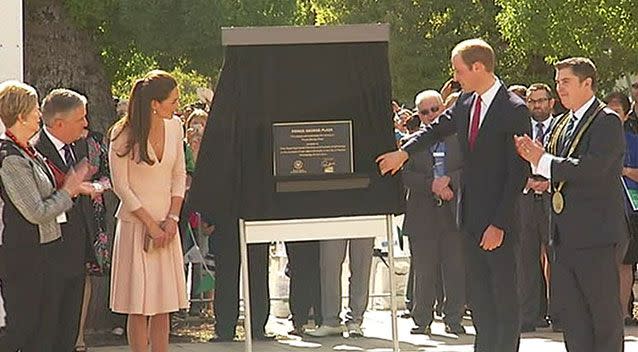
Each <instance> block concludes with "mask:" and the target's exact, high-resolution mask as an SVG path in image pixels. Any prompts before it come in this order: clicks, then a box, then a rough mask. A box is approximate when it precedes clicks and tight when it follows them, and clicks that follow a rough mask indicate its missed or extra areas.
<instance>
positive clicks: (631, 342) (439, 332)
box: [90, 311, 638, 352]
mask: <svg viewBox="0 0 638 352" xmlns="http://www.w3.org/2000/svg"><path fill="white" fill-rule="evenodd" d="M464 325H465V326H466V329H467V330H468V331H469V332H470V333H471V334H474V329H473V328H472V327H471V322H470V321H465V322H464ZM412 326H413V325H412V321H411V320H408V319H399V338H400V340H401V351H424V352H425V351H428V352H443V351H445V352H470V351H472V342H473V338H474V336H473V335H466V336H462V337H460V338H458V337H456V336H455V335H448V334H445V332H444V326H443V324H442V323H441V322H440V321H436V322H435V323H434V324H433V326H432V332H433V335H432V336H431V337H427V336H419V335H410V332H409V331H410V328H411V327H412ZM289 328H290V326H289V325H288V322H287V321H286V320H283V319H271V321H270V322H269V325H268V330H269V331H273V332H276V333H278V334H284V333H285V332H286V331H287V330H288V329H289ZM363 328H364V332H365V336H366V337H365V338H359V339H349V338H342V337H331V338H320V339H319V338H304V339H303V340H280V341H278V342H257V343H255V344H254V345H253V351H255V352H275V351H291V352H303V351H317V352H328V351H331V352H332V351H366V352H386V351H392V341H391V336H392V333H391V328H390V317H389V313H388V312H381V311H370V312H368V313H366V318H365V323H364V325H363ZM625 335H626V336H625V351H628V352H631V351H638V327H632V328H626V329H625ZM90 351H91V352H116V351H128V348H127V347H102V348H92V349H90ZM170 351H171V352H204V351H206V352H211V351H220V352H240V351H244V344H243V343H241V342H234V343H217V344H210V343H208V344H206V343H201V344H173V345H171V348H170ZM538 351H542V352H559V351H560V352H564V351H565V347H564V345H563V342H562V335H561V334H558V333H553V332H552V331H551V330H550V329H540V330H539V331H537V332H535V333H527V334H523V337H522V340H521V347H520V352H538Z"/></svg>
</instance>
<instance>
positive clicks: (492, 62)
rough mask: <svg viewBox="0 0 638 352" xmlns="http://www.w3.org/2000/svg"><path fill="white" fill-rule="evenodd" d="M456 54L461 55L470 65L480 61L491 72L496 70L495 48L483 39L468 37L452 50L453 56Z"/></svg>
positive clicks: (466, 63)
mask: <svg viewBox="0 0 638 352" xmlns="http://www.w3.org/2000/svg"><path fill="white" fill-rule="evenodd" d="M456 55H459V56H460V57H461V60H463V62H464V63H465V65H467V66H468V67H469V66H472V65H473V64H474V63H475V62H480V63H482V64H483V66H485V69H486V70H487V71H489V72H494V69H495V68H496V55H495V54H494V49H492V47H491V46H490V45H489V44H487V42H486V41H484V40H483V39H468V40H464V41H462V42H460V43H458V44H457V45H456V46H455V47H454V49H453V50H452V57H454V56H456Z"/></svg>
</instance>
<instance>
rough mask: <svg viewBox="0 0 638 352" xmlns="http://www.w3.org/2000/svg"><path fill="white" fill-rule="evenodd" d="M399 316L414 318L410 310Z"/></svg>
mask: <svg viewBox="0 0 638 352" xmlns="http://www.w3.org/2000/svg"><path fill="white" fill-rule="evenodd" d="M399 318H403V319H410V318H412V314H410V311H409V310H406V311H405V312H403V313H401V314H399Z"/></svg>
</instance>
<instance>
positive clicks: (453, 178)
mask: <svg viewBox="0 0 638 352" xmlns="http://www.w3.org/2000/svg"><path fill="white" fill-rule="evenodd" d="M415 105H416V107H417V110H418V111H417V112H418V118H419V119H420V121H421V123H422V124H423V125H424V126H425V128H429V126H430V125H431V124H432V122H433V121H434V120H435V119H436V118H437V117H438V116H439V115H440V114H441V113H442V112H443V106H444V105H443V99H442V98H441V94H439V92H437V91H435V90H426V91H423V92H421V93H419V94H418V95H417V96H416V98H415ZM462 164H463V162H462V157H461V150H460V146H459V143H458V138H457V137H456V135H452V136H449V137H447V138H446V139H445V140H444V141H442V142H439V143H436V144H435V145H433V146H432V147H431V148H430V149H429V150H425V151H423V152H419V153H415V154H414V155H412V157H411V158H410V160H409V161H408V163H407V164H406V167H405V168H404V169H403V172H402V178H403V184H404V185H405V186H406V187H407V188H408V196H407V201H406V203H407V204H406V206H407V207H406V212H405V220H404V222H403V232H404V233H406V234H407V235H408V239H409V240H410V253H411V262H410V266H411V270H412V272H413V273H414V274H413V275H414V278H413V295H412V300H411V302H412V309H411V315H412V319H413V320H414V323H415V324H416V327H414V328H413V329H412V331H411V332H412V333H413V334H430V324H431V323H432V321H433V320H434V315H433V306H434V300H435V298H436V294H437V292H436V291H437V290H436V286H437V285H436V282H437V277H438V276H439V275H441V272H442V278H441V279H442V286H443V287H444V292H445V308H444V309H443V311H444V313H445V316H444V318H443V320H444V322H445V330H446V332H448V333H452V334H464V333H465V329H464V328H463V325H461V320H462V319H463V312H464V311H465V309H464V304H465V261H464V259H463V253H462V252H463V237H462V235H461V233H460V232H459V231H458V229H457V227H456V201H457V199H458V198H457V197H455V193H457V192H458V189H459V187H460V177H461V166H462ZM438 304H440V305H443V302H442V300H440V301H439V303H438Z"/></svg>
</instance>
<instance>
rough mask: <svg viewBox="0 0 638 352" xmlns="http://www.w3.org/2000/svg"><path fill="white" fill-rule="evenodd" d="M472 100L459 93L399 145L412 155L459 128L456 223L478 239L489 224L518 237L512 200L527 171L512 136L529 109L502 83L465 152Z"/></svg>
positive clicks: (525, 122) (524, 125) (524, 127)
mask: <svg viewBox="0 0 638 352" xmlns="http://www.w3.org/2000/svg"><path fill="white" fill-rule="evenodd" d="M474 99H475V98H474V93H464V94H461V96H460V97H459V99H458V100H457V102H456V104H454V106H452V107H451V108H449V109H448V110H446V111H445V112H444V113H443V114H441V116H440V117H439V120H438V123H436V124H434V125H432V128H431V129H429V130H427V131H420V132H417V133H416V134H415V136H414V137H413V138H412V139H411V140H410V141H408V142H407V143H406V144H405V145H404V146H403V149H404V150H405V151H407V152H408V153H409V154H413V153H414V152H417V151H419V150H424V149H425V148H427V147H429V146H430V145H432V144H433V143H434V142H436V141H437V140H440V139H442V138H445V137H446V136H449V135H451V134H454V133H457V132H458V133H457V135H458V140H459V144H460V146H461V152H462V154H463V160H464V161H463V176H462V181H461V183H462V189H461V194H460V196H461V201H460V215H459V218H460V223H461V227H462V228H463V229H464V230H465V231H466V232H467V233H469V234H470V235H471V236H474V237H475V238H476V240H477V243H478V241H480V240H481V238H482V236H483V232H484V231H485V229H486V228H487V227H488V226H489V225H494V226H496V227H498V228H500V229H502V230H504V231H505V234H506V236H505V240H506V241H517V240H518V238H517V233H518V230H519V227H520V224H519V221H518V215H517V212H518V204H517V201H518V199H519V195H520V192H521V190H522V189H523V187H524V186H525V182H526V177H527V176H528V175H529V165H528V164H527V163H526V162H524V161H523V160H522V159H521V158H519V156H518V155H517V154H516V150H515V147H514V135H515V134H517V135H522V134H523V133H526V132H527V131H528V130H529V111H528V110H527V106H526V105H525V103H524V102H523V100H522V99H521V98H520V97H518V96H517V95H515V94H513V93H509V92H508V91H507V90H506V89H505V87H504V86H501V88H500V89H499V90H498V92H497V94H496V96H495V97H494V100H493V101H492V104H491V105H490V107H489V109H488V110H487V113H486V115H485V119H484V120H483V123H482V125H481V128H480V130H479V135H478V138H477V140H476V142H475V144H474V149H473V150H470V149H469V144H468V141H467V136H468V131H469V118H470V110H471V107H472V103H473V102H474ZM510 235H513V236H510Z"/></svg>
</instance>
